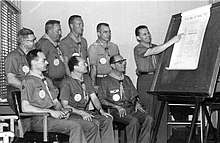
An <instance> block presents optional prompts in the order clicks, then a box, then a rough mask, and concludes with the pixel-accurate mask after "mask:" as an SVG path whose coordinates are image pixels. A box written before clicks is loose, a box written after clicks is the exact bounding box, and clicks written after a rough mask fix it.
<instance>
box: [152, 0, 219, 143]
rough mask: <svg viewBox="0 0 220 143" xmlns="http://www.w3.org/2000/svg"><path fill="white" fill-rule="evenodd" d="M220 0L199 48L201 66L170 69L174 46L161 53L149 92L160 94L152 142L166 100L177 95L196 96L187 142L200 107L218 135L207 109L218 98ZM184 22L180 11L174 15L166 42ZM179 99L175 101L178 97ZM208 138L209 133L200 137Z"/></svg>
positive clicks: (190, 138) (189, 97)
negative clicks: (187, 68)
mask: <svg viewBox="0 0 220 143" xmlns="http://www.w3.org/2000/svg"><path fill="white" fill-rule="evenodd" d="M219 13H220V2H219V3H214V4H212V5H211V8H210V18H209V21H208V24H207V26H206V29H205V33H204V38H203V42H202V47H201V51H200V57H199V63H198V67H197V68H196V69H194V70H167V69H166V67H169V64H170V60H171V55H172V51H173V46H171V47H170V48H168V49H167V50H166V51H165V52H163V54H162V58H161V59H160V61H159V65H158V68H157V71H156V73H155V78H154V81H153V83H152V87H151V89H150V94H154V95H155V96H158V97H160V98H161V101H162V103H161V107H160V110H159V114H158V118H157V121H156V125H155V129H154V132H153V133H154V134H153V138H152V139H153V142H154V143H155V141H156V137H157V132H158V129H159V125H160V121H161V117H162V114H163V110H164V107H165V104H166V103H167V102H169V101H171V100H174V101H175V100H176V98H180V97H181V99H184V100H194V104H195V111H194V114H193V119H192V122H191V128H190V134H189V137H188V140H187V143H190V142H191V140H192V137H193V133H194V130H195V126H196V121H197V120H198V113H199V109H200V108H201V109H202V111H203V112H204V114H205V117H206V118H207V121H208V124H209V126H210V129H211V131H212V132H213V135H214V138H215V142H217V141H218V140H217V136H216V133H215V132H214V129H213V125H212V123H211V119H210V115H209V113H208V110H207V107H206V106H207V105H208V104H213V103H215V102H216V99H217V98H219V95H217V96H216V94H217V93H219V92H220V91H219V90H216V86H217V85H216V83H217V78H218V73H219V68H220V50H219V49H220V40H218V39H219V38H220V25H219V23H220V15H219ZM180 24H181V14H176V15H173V16H172V18H171V21H170V25H169V28H168V31H167V35H166V38H165V42H166V41H168V40H169V39H171V38H172V37H173V36H175V35H176V34H177V32H178V29H179V27H180ZM179 100H180V99H177V100H176V101H179ZM201 140H202V142H203V141H204V142H206V137H205V139H204V138H201Z"/></svg>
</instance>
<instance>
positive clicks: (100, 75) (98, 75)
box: [96, 74, 107, 77]
mask: <svg viewBox="0 0 220 143" xmlns="http://www.w3.org/2000/svg"><path fill="white" fill-rule="evenodd" d="M106 76H107V74H97V75H96V77H106Z"/></svg>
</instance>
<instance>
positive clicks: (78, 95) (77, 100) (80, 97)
mask: <svg viewBox="0 0 220 143" xmlns="http://www.w3.org/2000/svg"><path fill="white" fill-rule="evenodd" d="M81 99H82V96H81V95H80V94H75V96H74V100H75V101H76V102H79V101H80V100H81Z"/></svg>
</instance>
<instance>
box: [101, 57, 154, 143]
mask: <svg viewBox="0 0 220 143" xmlns="http://www.w3.org/2000/svg"><path fill="white" fill-rule="evenodd" d="M109 62H110V65H111V67H112V71H111V72H110V73H109V74H108V76H106V77H105V78H103V80H102V81H101V84H100V87H99V90H98V95H99V98H100V100H101V102H102V104H104V105H107V106H110V107H111V108H110V113H111V114H112V115H113V117H114V121H116V122H120V123H122V124H125V125H126V138H127V142H128V143H151V129H152V125H153V118H152V117H151V116H150V115H149V114H148V113H147V111H146V110H144V109H143V108H142V106H141V104H140V101H139V100H138V99H139V98H138V93H137V91H136V89H135V87H134V85H133V83H132V81H131V79H130V78H129V77H128V76H126V75H125V74H124V72H125V68H126V59H124V58H123V57H122V56H121V55H115V56H112V57H111V58H110V61H109Z"/></svg>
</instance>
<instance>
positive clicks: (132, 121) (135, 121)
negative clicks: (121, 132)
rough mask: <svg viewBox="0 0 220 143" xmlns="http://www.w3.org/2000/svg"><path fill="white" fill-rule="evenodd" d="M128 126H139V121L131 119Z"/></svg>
mask: <svg viewBox="0 0 220 143" xmlns="http://www.w3.org/2000/svg"><path fill="white" fill-rule="evenodd" d="M129 124H136V125H138V124H139V121H138V119H137V118H133V119H132V120H131V121H130V123H129Z"/></svg>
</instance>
